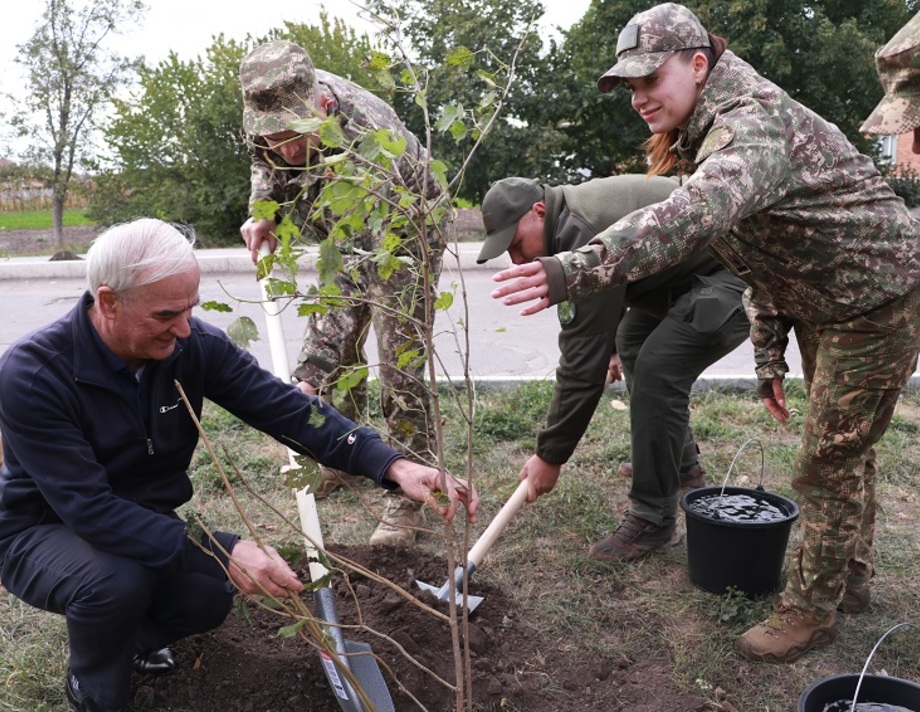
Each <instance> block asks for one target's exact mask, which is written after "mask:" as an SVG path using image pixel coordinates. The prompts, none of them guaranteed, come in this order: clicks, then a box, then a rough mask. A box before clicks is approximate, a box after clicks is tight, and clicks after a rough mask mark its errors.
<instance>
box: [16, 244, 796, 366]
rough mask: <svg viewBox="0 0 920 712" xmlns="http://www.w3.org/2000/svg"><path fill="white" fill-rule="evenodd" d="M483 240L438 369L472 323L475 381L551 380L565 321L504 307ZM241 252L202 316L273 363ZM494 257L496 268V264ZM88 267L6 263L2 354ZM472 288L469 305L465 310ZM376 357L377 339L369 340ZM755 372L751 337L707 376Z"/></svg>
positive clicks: (287, 327)
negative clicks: (495, 294)
mask: <svg viewBox="0 0 920 712" xmlns="http://www.w3.org/2000/svg"><path fill="white" fill-rule="evenodd" d="M478 249H479V246H478V245H472V244H470V245H464V246H463V253H462V254H461V255H460V256H459V259H455V258H449V259H447V260H445V269H444V274H443V275H442V278H441V284H440V288H441V289H442V290H451V291H453V292H454V306H452V307H451V309H450V310H448V311H447V312H439V313H438V316H437V319H436V322H435V326H436V332H437V334H436V338H435V346H436V350H437V352H438V354H439V356H440V359H441V361H440V363H439V366H438V369H437V372H438V375H439V376H440V377H444V376H449V377H450V378H453V379H462V378H463V375H464V359H463V358H462V356H461V354H463V353H464V352H465V341H466V336H465V335H464V333H463V331H462V329H461V327H462V325H464V324H467V325H468V327H469V330H468V338H469V353H470V356H469V372H470V375H471V376H472V377H473V378H474V379H476V380H502V379H517V378H550V377H552V375H553V372H554V370H555V367H556V363H557V360H558V358H559V350H558V347H557V344H556V335H557V331H558V323H557V321H556V315H555V310H554V309H553V310H548V311H546V312H543V313H540V314H537V315H534V316H530V317H522V316H520V315H519V314H518V309H517V308H513V307H505V306H503V305H502V304H500V303H498V302H496V301H495V300H493V299H492V298H491V297H489V292H490V291H491V289H492V288H493V287H494V283H493V282H492V281H491V276H492V274H493V273H494V272H495V271H496V270H497V269H498V268H500V267H501V266H503V265H504V264H506V263H502V262H501V261H500V260H494V261H492V262H490V263H489V265H488V268H487V269H484V268H483V267H481V266H477V265H475V259H474V258H475V255H476V254H477V253H478ZM241 253H242V251H241V250H214V251H210V250H209V251H203V252H202V253H201V255H200V261H201V263H202V269H203V274H202V283H201V301H202V302H207V301H209V300H217V301H222V302H226V303H229V304H231V306H233V307H234V312H233V313H232V314H225V313H219V312H204V311H202V310H198V315H199V316H202V317H203V318H205V319H207V320H208V321H211V322H212V323H214V324H217V325H218V326H221V327H223V328H226V327H227V325H228V324H229V323H230V322H231V321H233V320H234V319H236V318H238V317H239V316H248V317H250V318H251V319H253V320H254V321H255V323H256V325H257V326H258V327H259V330H260V333H261V334H263V339H262V340H260V341H257V342H255V343H254V344H253V346H252V351H253V353H254V354H255V356H256V357H257V358H258V359H259V361H260V362H261V363H262V364H263V365H265V366H266V367H267V368H269V369H270V368H271V357H270V354H269V348H268V343H267V341H266V340H265V337H264V323H265V322H264V315H263V314H262V311H261V307H260V306H259V305H258V303H257V301H258V299H259V288H258V284H257V283H256V281H255V279H254V276H253V268H252V265H251V264H249V263H248V262H247V261H246V260H247V258H246V256H245V253H243V254H241ZM493 263H494V266H493ZM82 274H83V265H82V264H79V263H62V262H56V263H49V262H47V261H44V260H37V259H34V258H33V259H26V258H17V259H12V260H5V261H3V262H0V304H2V305H3V306H2V314H3V318H2V320H0V352H2V351H3V350H5V349H6V348H7V347H8V346H9V345H10V344H11V343H12V342H14V341H15V340H16V339H18V338H19V337H21V336H22V335H24V334H26V333H28V332H29V331H31V330H33V329H36V328H38V327H40V326H42V325H44V324H46V323H48V322H50V321H52V320H53V319H55V318H57V317H58V316H60V315H62V314H64V313H65V312H66V311H68V310H69V309H70V308H71V307H72V306H73V304H74V302H75V301H76V299H77V298H78V297H79V296H80V294H81V293H82V291H83V277H82ZM463 294H466V297H467V299H466V301H467V304H468V313H467V310H464V308H463V302H464V300H463ZM283 322H284V331H285V338H286V340H287V344H288V358H289V360H290V361H291V363H292V364H293V363H294V362H295V360H296V356H297V352H298V350H299V346H300V343H299V342H300V336H301V333H302V330H303V321H302V320H301V319H299V318H298V317H297V315H296V313H295V311H294V310H293V309H289V310H286V311H285V312H284V313H283ZM368 353H369V356H370V359H371V363H373V362H374V359H375V354H376V343H375V341H374V338H373V334H371V336H370V338H369V340H368ZM788 358H789V366H790V368H791V369H792V375H799V374H800V373H801V369H800V365H799V358H798V352H797V351H796V350H795V349H794V348H792V349H791V350H790V352H789V354H788ZM752 378H753V357H752V352H751V347H750V345H749V344H748V343H747V342H746V343H744V344H742V345H741V346H740V347H738V349H736V350H735V351H734V352H733V353H731V354H729V355H728V356H726V357H725V358H723V359H722V360H720V361H718V362H717V363H715V364H714V365H713V366H711V367H710V368H709V369H707V371H706V372H705V373H704V374H703V377H702V378H701V381H708V380H717V379H718V380H721V379H732V380H739V379H740V380H746V379H752Z"/></svg>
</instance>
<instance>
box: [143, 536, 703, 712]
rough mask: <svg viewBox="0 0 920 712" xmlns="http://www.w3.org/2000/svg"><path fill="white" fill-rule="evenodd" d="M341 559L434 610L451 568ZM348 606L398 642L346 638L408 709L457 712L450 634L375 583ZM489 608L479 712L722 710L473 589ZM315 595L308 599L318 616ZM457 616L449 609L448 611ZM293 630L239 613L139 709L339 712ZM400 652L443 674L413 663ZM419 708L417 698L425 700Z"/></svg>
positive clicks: (480, 659)
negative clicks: (600, 655) (437, 588)
mask: <svg viewBox="0 0 920 712" xmlns="http://www.w3.org/2000/svg"><path fill="white" fill-rule="evenodd" d="M330 551H331V552H333V553H335V554H338V555H340V556H342V557H345V558H346V559H349V560H351V561H354V562H357V563H359V564H361V565H362V566H364V567H366V568H367V569H368V570H371V571H375V572H377V573H379V574H380V575H381V576H386V577H387V578H389V579H390V580H391V581H393V582H394V583H397V584H398V585H400V586H401V587H403V588H404V589H405V590H407V591H410V592H412V593H413V595H416V596H418V597H419V598H420V599H421V600H423V601H424V602H425V603H427V604H429V605H431V604H432V603H433V597H432V596H431V595H430V594H427V593H424V592H422V591H420V590H419V589H418V588H417V587H416V586H415V582H416V581H418V580H420V581H425V582H427V583H432V584H435V585H440V584H442V583H443V582H444V577H445V572H446V564H445V562H444V561H440V560H437V559H436V558H433V557H431V556H430V555H428V554H426V553H424V552H421V551H418V550H400V549H389V548H382V547H375V548H371V547H330ZM333 580H334V583H333V589H334V590H335V592H336V607H337V611H338V614H339V617H340V619H341V622H342V623H343V624H347V625H354V624H357V623H358V622H359V621H362V620H363V622H364V624H365V625H366V626H367V627H368V628H370V629H373V630H376V631H378V632H379V633H383V634H384V635H385V636H387V637H388V638H389V640H388V639H386V638H382V637H378V636H375V635H372V634H369V633H366V632H363V631H358V630H347V631H346V632H345V637H346V638H347V639H349V640H357V641H363V642H366V643H369V644H370V645H371V647H372V649H373V651H374V653H376V654H377V655H378V656H379V657H380V659H381V661H382V664H381V670H382V671H383V675H384V678H385V679H386V682H387V687H388V689H389V691H390V694H391V696H392V698H393V702H394V706H395V708H396V710H399V711H400V712H402V711H403V710H406V711H409V710H421V709H425V710H429V711H430V712H448V711H449V710H453V709H454V708H455V696H454V693H453V692H452V691H451V690H450V689H449V688H447V687H445V686H444V685H443V684H442V683H440V682H438V681H437V680H436V679H435V678H434V677H433V676H432V674H431V673H434V674H435V675H437V676H439V677H441V678H443V679H444V680H446V681H450V682H451V683H452V682H453V680H454V664H453V653H452V645H451V635H450V628H449V626H448V624H447V623H446V622H443V621H441V620H439V619H437V618H435V617H433V616H432V615H431V614H430V613H428V612H426V611H424V610H422V609H420V608H419V607H417V606H415V605H413V604H412V603H410V602H408V601H407V600H405V599H404V598H403V597H401V596H400V595H398V594H397V593H395V592H394V591H393V590H392V589H391V588H389V587H387V586H385V585H383V584H381V583H378V582H376V581H374V580H371V579H368V578H366V577H364V576H360V575H356V574H350V575H349V576H348V581H347V582H346V578H345V577H344V576H342V575H336V576H335V577H334V579H333ZM471 591H472V592H474V593H476V594H477V595H483V596H485V601H484V602H483V603H482V604H481V605H480V606H479V608H477V610H476V611H475V612H474V613H473V614H472V615H471V617H470V632H469V644H470V649H471V651H472V654H471V659H472V679H473V697H474V700H475V703H476V709H478V710H488V709H494V710H499V709H517V710H530V711H531V712H541V711H547V712H549V711H552V712H558V711H559V710H562V709H565V710H567V711H568V712H589V711H590V712H597V711H598V710H608V711H613V710H631V711H632V712H644V711H647V712H652V711H654V712H671V711H673V712H690V711H692V710H704V709H711V708H710V707H708V706H707V702H706V700H704V699H702V698H699V697H696V696H693V695H686V694H682V693H681V692H680V691H679V690H678V689H677V688H676V686H675V684H674V682H673V680H672V678H671V667H672V666H671V663H670V661H668V660H667V659H661V658H660V657H658V656H656V653H655V651H649V658H648V659H647V660H645V661H643V662H635V661H632V660H629V659H627V658H626V657H624V656H622V655H621V656H618V657H614V658H612V659H597V658H593V659H588V660H585V659H582V658H581V657H580V656H579V654H578V646H577V645H574V646H573V645H570V644H563V643H571V642H573V641H564V640H563V638H564V633H563V632H561V631H553V630H547V629H545V628H541V626H540V621H539V620H531V619H529V618H528V616H527V613H526V611H522V610H519V609H518V608H517V607H516V606H515V604H514V602H513V601H512V599H511V598H510V597H508V596H507V595H505V594H504V593H503V592H502V591H500V590H496V589H494V588H491V587H489V586H487V585H485V584H483V583H482V582H481V581H478V580H476V579H474V580H473V581H471ZM312 599H313V594H312V593H306V594H305V595H304V601H305V602H306V604H307V605H308V607H310V608H311V609H312V605H313V603H312ZM442 610H443V611H444V612H446V610H447V609H446V605H444V607H443V609H442ZM291 622H292V621H291V620H290V619H289V618H285V617H282V616H279V615H278V614H277V613H270V612H267V611H265V610H264V609H262V608H259V607H255V606H253V605H252V604H251V603H250V604H248V605H247V606H245V607H242V606H241V607H237V608H236V609H235V610H234V611H233V612H232V613H231V614H230V616H229V617H228V619H227V620H226V622H225V623H224V624H223V625H222V626H221V627H220V628H218V629H216V630H214V631H211V632H210V633H207V634H204V635H200V636H194V637H192V638H188V639H186V640H183V641H180V642H179V643H177V644H176V645H175V646H174V652H175V653H176V655H177V658H178V662H179V669H178V670H177V671H176V672H175V673H173V674H172V675H169V676H166V677H161V678H153V679H144V680H140V682H139V685H138V688H137V692H136V696H135V705H136V708H138V709H148V708H151V707H156V708H159V709H169V710H174V711H175V712H273V711H275V710H278V711H281V710H285V711H287V710H292V709H294V710H298V712H336V711H337V710H340V709H341V708H340V706H339V704H338V702H337V701H336V698H335V696H334V694H333V692H332V688H331V687H330V685H329V683H328V681H327V679H326V676H325V673H324V672H323V668H322V667H321V662H320V656H319V654H318V652H317V650H316V649H315V648H314V647H311V645H310V644H309V643H308V642H306V641H305V640H303V639H302V638H299V637H294V638H284V637H281V636H280V635H279V633H278V631H279V629H280V628H282V627H283V626H286V625H290V624H291ZM398 646H401V647H402V648H403V649H404V650H405V651H406V652H408V653H409V654H411V655H412V656H413V657H415V658H416V659H417V660H418V661H419V662H420V663H421V664H422V665H424V666H426V667H428V668H429V669H430V670H431V672H428V671H426V670H423V669H422V668H421V667H419V666H418V665H417V664H415V663H413V662H412V661H410V660H409V659H408V658H406V657H405V655H403V654H402V653H401V652H400V651H399V649H398ZM413 698H414V699H413Z"/></svg>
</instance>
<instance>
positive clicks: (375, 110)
mask: <svg viewBox="0 0 920 712" xmlns="http://www.w3.org/2000/svg"><path fill="white" fill-rule="evenodd" d="M316 79H317V83H318V84H319V87H320V90H321V91H323V92H324V93H325V95H326V97H327V99H328V104H327V107H326V110H327V112H328V113H329V115H331V116H336V117H338V119H339V125H340V126H341V129H342V132H343V133H344V135H345V138H346V139H347V140H348V141H356V140H359V139H360V138H361V137H362V136H364V135H365V134H366V132H367V131H374V130H377V129H382V128H389V129H391V130H392V131H393V132H394V133H395V134H396V137H397V138H398V139H404V140H405V141H406V148H405V151H404V153H403V155H402V156H401V157H400V158H399V159H398V161H397V162H396V170H397V171H398V173H399V176H400V178H399V183H400V184H401V185H403V186H405V187H406V188H408V189H409V190H411V191H413V192H421V190H420V186H421V185H422V181H423V180H424V178H425V175H424V174H425V171H424V168H425V164H426V163H427V161H428V153H427V151H426V149H425V147H424V146H422V144H421V143H420V142H419V140H418V139H417V138H416V137H415V135H413V134H412V133H411V132H410V131H409V130H408V129H407V128H406V127H405V125H404V124H403V122H402V121H401V120H400V119H399V117H398V116H397V115H396V112H395V111H394V110H393V107H391V106H390V105H389V104H387V103H386V102H385V101H383V100H382V99H380V98H379V97H377V96H376V95H374V94H372V93H371V92H369V91H367V90H366V89H364V88H362V87H359V86H358V85H357V84H354V83H352V82H350V81H348V80H346V79H343V78H342V77H339V76H337V75H335V74H331V73H330V72H325V71H323V70H321V69H317V70H316ZM247 144H248V146H249V155H250V158H251V161H252V164H251V168H250V173H251V185H252V190H251V193H250V195H249V205H250V206H252V204H253V203H255V202H257V201H263V200H275V201H277V202H278V203H280V204H281V205H282V208H281V214H280V215H279V216H278V219H279V220H280V218H281V216H283V215H284V214H286V213H290V214H291V216H292V218H293V219H294V222H295V223H296V224H297V225H298V227H300V228H301V233H302V235H303V237H304V239H306V240H308V241H311V242H319V241H321V240H323V239H324V238H325V237H326V236H327V235H328V234H329V231H330V229H331V227H332V222H331V220H330V218H329V217H328V216H326V215H322V214H320V215H314V214H313V213H314V204H315V201H316V199H317V197H318V196H319V193H320V190H322V188H323V186H324V184H325V183H326V182H327V180H328V179H327V178H326V176H325V175H323V174H321V173H318V172H315V171H309V170H305V168H304V166H291V165H288V164H287V163H285V162H284V160H283V159H282V158H281V157H280V156H279V155H277V154H275V153H273V152H272V151H270V150H268V148H267V146H266V145H265V144H264V143H262V142H261V141H260V140H259V139H258V138H257V137H254V136H247ZM325 150H327V151H328V150H329V149H325ZM330 178H331V176H330ZM427 186H428V187H427V188H426V190H425V197H426V198H427V199H428V200H434V199H435V198H437V197H438V196H439V195H440V189H439V188H438V187H437V185H436V183H435V182H434V181H433V180H429V181H428V183H427ZM374 242H375V240H374V238H373V236H371V235H370V232H369V231H366V232H365V233H364V234H362V235H358V236H356V237H355V241H354V245H355V246H357V247H360V248H361V249H366V250H369V249H372V248H373V247H374V246H375V245H374Z"/></svg>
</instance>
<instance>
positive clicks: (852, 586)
mask: <svg viewBox="0 0 920 712" xmlns="http://www.w3.org/2000/svg"><path fill="white" fill-rule="evenodd" d="M871 598H872V592H871V589H870V588H869V582H868V581H867V580H865V579H864V578H859V579H857V578H855V577H852V576H851V577H850V578H848V579H847V585H846V588H845V589H844V591H843V598H842V599H840V603H838V604H837V610H838V611H840V612H841V613H849V614H855V613H862V612H863V611H865V610H866V609H867V608H868V607H869V600H870V599H871Z"/></svg>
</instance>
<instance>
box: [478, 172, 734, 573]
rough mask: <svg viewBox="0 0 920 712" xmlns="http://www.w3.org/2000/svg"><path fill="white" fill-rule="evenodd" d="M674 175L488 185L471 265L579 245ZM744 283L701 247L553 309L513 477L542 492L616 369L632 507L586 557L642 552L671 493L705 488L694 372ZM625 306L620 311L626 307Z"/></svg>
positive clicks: (654, 195)
mask: <svg viewBox="0 0 920 712" xmlns="http://www.w3.org/2000/svg"><path fill="white" fill-rule="evenodd" d="M678 185H679V183H678V182H677V181H676V180H674V179H672V178H664V177H661V176H657V177H653V178H649V177H647V176H644V175H623V176H612V177H610V178H597V179H594V180H589V181H586V182H584V183H581V184H579V185H563V186H548V185H547V186H544V185H541V184H540V183H538V182H537V181H535V180H530V179H527V178H505V179H504V180H500V181H498V182H497V183H495V184H494V185H493V186H492V187H491V188H490V189H489V191H488V192H487V193H486V195H485V198H483V201H482V217H483V222H484V224H485V228H486V240H485V244H484V245H483V247H482V252H481V253H480V255H479V262H480V263H482V262H485V261H486V260H489V259H492V258H494V257H498V256H499V255H501V254H502V253H504V252H505V251H507V252H508V254H509V255H510V256H511V261H512V262H514V263H515V264H524V263H525V262H529V261H531V260H533V259H535V258H537V257H542V256H544V255H554V254H556V253H558V252H564V251H566V250H573V249H576V248H578V247H582V246H583V245H585V244H586V243H587V242H588V241H589V240H591V238H593V237H594V236H595V235H597V234H598V233H599V232H600V231H601V230H604V229H605V228H607V227H610V226H611V225H612V224H613V223H615V222H616V221H617V220H619V219H620V218H622V217H623V216H624V215H628V214H629V213H631V212H632V211H633V210H636V209H637V208H641V207H645V206H647V205H651V204H653V203H657V202H658V201H660V200H664V199H665V198H667V197H668V196H669V195H670V194H671V192H672V191H673V190H674V189H675V188H676V187H677V186H678ZM744 288H745V284H744V282H742V281H741V280H739V279H738V278H737V277H735V276H734V275H733V274H732V273H731V272H729V271H728V270H727V269H725V267H723V266H722V265H721V264H720V263H719V262H717V261H716V260H715V259H714V258H713V257H712V255H710V254H709V253H708V252H707V251H705V250H703V251H702V252H700V253H698V254H696V255H693V256H692V257H690V258H689V259H688V260H686V261H684V262H682V263H680V264H678V265H675V266H674V267H671V268H669V269H666V270H663V271H662V272H659V273H658V274H655V275H652V276H650V277H646V278H645V279H640V280H638V281H635V282H630V283H629V284H628V285H621V286H620V287H617V288H616V289H606V290H603V291H601V292H598V293H597V294H594V295H591V296H589V297H586V298H584V299H579V300H577V301H574V302H564V303H562V304H560V305H559V322H560V325H561V327H562V329H561V330H560V332H559V351H560V354H561V356H560V359H559V367H558V368H557V369H556V385H555V391H554V393H553V400H552V403H551V404H550V408H549V412H548V413H547V416H546V427H545V428H544V429H543V430H542V431H541V432H540V434H539V435H538V437H537V448H536V453H535V454H534V455H532V456H531V457H530V458H529V459H528V460H527V462H526V463H525V464H524V467H523V469H522V470H521V474H520V477H521V479H527V480H529V481H530V483H531V485H532V491H531V493H530V501H533V500H535V499H536V498H537V497H538V496H540V495H542V494H545V493H547V492H550V491H552V489H553V488H554V487H555V486H556V482H557V481H558V479H559V474H560V471H561V468H562V465H563V464H565V462H567V461H568V459H569V458H570V457H571V455H572V453H573V452H574V451H575V447H576V446H577V445H578V441H579V440H580V439H581V437H582V436H583V435H584V433H585V431H586V430H587V428H588V424H589V423H590V421H591V416H592V415H593V413H594V410H595V408H596V407H597V404H598V402H599V401H600V398H601V395H602V394H603V392H604V388H605V386H606V378H605V377H606V376H607V374H608V370H609V372H610V374H611V377H612V378H615V379H617V380H619V378H620V374H621V373H622V374H623V375H624V376H625V378H626V385H627V388H628V389H629V393H630V396H631V402H630V411H629V414H630V439H631V446H632V447H631V452H632V463H622V464H621V465H620V470H621V473H624V474H625V473H626V472H627V471H628V473H629V475H630V476H631V477H632V487H631V489H630V492H629V499H630V507H629V511H628V512H627V513H626V515H625V516H624V517H623V519H622V521H621V522H620V524H619V526H618V527H617V529H616V531H614V532H613V533H612V534H610V535H609V536H607V537H605V538H604V539H603V540H601V541H599V542H597V543H596V544H594V545H593V546H592V547H591V549H590V550H589V552H588V553H589V555H590V556H592V557H594V558H595V559H600V560H602V561H610V562H625V561H633V560H636V559H640V558H642V557H644V556H647V555H648V554H650V553H652V552H653V551H656V550H658V549H660V548H662V547H665V546H669V545H674V544H676V543H677V542H678V541H679V540H680V537H679V532H678V530H677V526H676V523H677V522H676V519H677V502H678V492H679V490H680V489H684V488H693V487H703V486H705V484H706V481H705V477H704V474H703V469H702V467H701V466H700V464H699V448H698V447H697V444H696V441H695V440H694V438H693V431H692V430H691V428H690V426H689V423H690V408H689V404H690V389H691V387H692V386H693V384H694V383H695V382H696V379H697V378H699V375H700V374H701V373H702V372H703V371H704V370H705V369H706V367H707V366H709V365H711V364H712V363H714V362H715V361H717V360H719V359H720V358H722V356H724V355H726V354H728V353H730V352H731V351H733V350H734V349H735V347H737V346H738V345H739V344H740V343H741V342H742V341H744V340H745V339H746V338H747V336H748V331H749V330H750V325H749V324H748V320H747V317H746V316H745V313H744V309H743V307H742V304H741V294H742V292H744ZM627 307H628V311H627V310H626V309H627Z"/></svg>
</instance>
